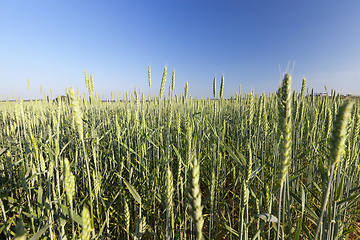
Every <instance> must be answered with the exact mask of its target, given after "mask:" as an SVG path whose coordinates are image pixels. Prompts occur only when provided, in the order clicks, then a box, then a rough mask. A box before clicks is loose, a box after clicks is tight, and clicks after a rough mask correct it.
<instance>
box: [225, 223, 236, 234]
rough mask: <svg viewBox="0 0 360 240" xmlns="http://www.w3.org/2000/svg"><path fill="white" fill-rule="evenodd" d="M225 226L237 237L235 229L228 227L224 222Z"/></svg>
mask: <svg viewBox="0 0 360 240" xmlns="http://www.w3.org/2000/svg"><path fill="white" fill-rule="evenodd" d="M225 228H226V229H227V230H228V231H229V232H231V233H232V234H234V235H235V236H237V237H239V233H238V232H237V231H236V230H235V229H233V228H232V227H230V226H228V225H226V224H225Z"/></svg>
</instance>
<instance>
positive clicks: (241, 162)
mask: <svg viewBox="0 0 360 240" xmlns="http://www.w3.org/2000/svg"><path fill="white" fill-rule="evenodd" d="M223 146H224V148H225V149H226V150H227V151H228V153H229V154H230V156H231V157H232V158H233V159H234V160H235V162H236V163H237V164H238V165H239V166H240V167H241V168H242V169H244V166H245V165H246V164H245V162H246V160H245V158H244V156H243V155H242V154H241V153H240V154H239V156H240V158H241V160H242V161H240V159H239V158H238V157H237V156H236V155H235V153H234V152H233V151H232V150H231V149H230V148H229V147H228V146H225V145H223Z"/></svg>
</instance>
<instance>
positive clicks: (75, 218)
mask: <svg viewBox="0 0 360 240" xmlns="http://www.w3.org/2000/svg"><path fill="white" fill-rule="evenodd" d="M60 208H61V210H62V211H63V213H64V214H65V215H67V216H71V215H70V211H69V208H68V207H67V206H65V205H63V204H60ZM72 214H73V219H74V221H75V222H76V223H77V224H80V225H82V218H81V217H80V216H79V215H78V214H77V213H76V212H74V211H73V212H72Z"/></svg>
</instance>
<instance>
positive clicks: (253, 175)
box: [249, 164, 265, 179]
mask: <svg viewBox="0 0 360 240" xmlns="http://www.w3.org/2000/svg"><path fill="white" fill-rule="evenodd" d="M264 167H265V164H264V165H262V166H261V167H259V168H258V169H256V170H255V171H253V172H252V173H251V174H250V177H249V178H250V179H251V178H253V177H255V175H256V174H258V173H259V172H260V171H261V170H262V169H263V168H264Z"/></svg>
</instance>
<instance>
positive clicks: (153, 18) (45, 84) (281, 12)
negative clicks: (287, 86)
mask: <svg viewBox="0 0 360 240" xmlns="http://www.w3.org/2000/svg"><path fill="white" fill-rule="evenodd" d="M359 10H360V1H355V0H348V1H308V0H303V1H289V0H287V1H282V0H279V1H265V0H264V1H259V0H254V1H240V0H239V1H219V0H217V1H213V0H206V1H202V0H199V1H197V0H195V1H156V0H154V1H137V0H131V1H128V0H123V1H80V0H76V1H74V0H72V1H68V0H62V1H37V0H32V1H16V0H14V1H1V3H0V82H1V86H2V87H1V88H0V95H2V98H3V99H6V95H7V94H8V95H9V98H10V99H12V92H14V93H15V96H21V98H22V99H28V98H29V97H31V98H36V97H38V98H40V97H41V95H40V86H42V90H43V92H46V93H47V95H50V89H52V91H53V93H54V95H55V96H56V95H63V94H64V93H65V88H69V87H74V88H76V87H78V88H79V89H80V91H82V92H85V91H86V88H85V81H84V70H87V72H88V74H90V73H92V74H93V77H94V85H95V91H97V92H99V93H100V94H101V96H103V94H105V95H106V96H108V97H109V96H110V93H111V91H113V92H115V91H116V92H117V94H119V92H120V91H121V92H125V91H131V92H133V90H134V86H136V87H140V88H141V90H142V91H144V92H145V93H146V94H148V93H149V88H148V77H147V71H148V65H151V68H152V88H151V92H152V93H156V94H158V93H159V85H160V82H161V77H162V72H163V69H164V66H165V65H166V66H167V67H168V77H167V86H166V88H165V93H167V90H168V85H169V84H170V83H171V72H172V70H175V73H176V81H175V92H176V93H177V94H180V93H182V92H183V91H184V86H185V82H186V81H188V83H189V94H191V95H193V97H199V98H206V97H212V81H213V78H214V77H216V78H217V84H218V90H219V85H220V78H221V75H222V74H223V75H224V77H225V87H224V97H226V98H229V97H230V96H231V95H232V94H233V95H235V93H236V92H237V91H238V89H239V85H241V86H242V91H243V92H244V91H245V92H250V91H251V90H254V91H255V92H256V93H261V92H275V91H276V90H277V88H278V86H279V84H280V73H279V65H280V68H281V71H282V72H284V71H285V69H286V66H287V64H288V62H289V61H291V63H290V68H292V65H293V61H295V68H294V73H293V85H292V86H293V89H295V90H296V91H297V92H299V91H300V87H301V82H302V78H303V77H305V78H306V79H307V86H308V88H309V89H310V90H311V88H314V89H315V92H323V91H324V85H326V86H327V88H328V90H329V91H330V90H331V89H332V88H334V89H336V90H337V91H338V92H340V93H353V94H359V95H360V14H359ZM27 79H29V81H30V93H29V92H28V90H27Z"/></svg>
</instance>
